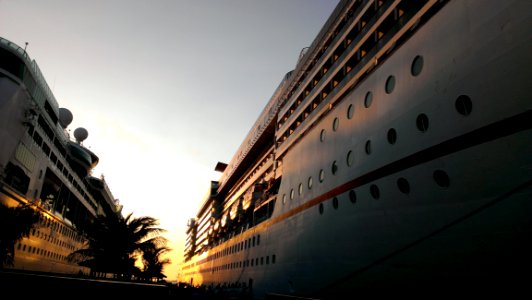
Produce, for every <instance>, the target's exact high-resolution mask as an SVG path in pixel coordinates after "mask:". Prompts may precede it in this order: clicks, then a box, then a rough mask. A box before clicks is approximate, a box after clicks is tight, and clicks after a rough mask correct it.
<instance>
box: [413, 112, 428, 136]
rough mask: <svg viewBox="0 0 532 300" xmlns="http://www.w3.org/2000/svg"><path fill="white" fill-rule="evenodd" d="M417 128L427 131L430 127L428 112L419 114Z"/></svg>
mask: <svg viewBox="0 0 532 300" xmlns="http://www.w3.org/2000/svg"><path fill="white" fill-rule="evenodd" d="M416 126H417V129H419V131H421V132H425V131H427V130H428V129H429V117H427V115H426V114H419V115H418V116H417V119H416Z"/></svg>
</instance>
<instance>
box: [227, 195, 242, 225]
mask: <svg viewBox="0 0 532 300" xmlns="http://www.w3.org/2000/svg"><path fill="white" fill-rule="evenodd" d="M241 212H242V199H239V200H238V201H235V203H233V205H232V206H231V210H230V211H229V217H230V218H231V220H235V219H236V218H237V217H238V215H239V214H240V213H241Z"/></svg>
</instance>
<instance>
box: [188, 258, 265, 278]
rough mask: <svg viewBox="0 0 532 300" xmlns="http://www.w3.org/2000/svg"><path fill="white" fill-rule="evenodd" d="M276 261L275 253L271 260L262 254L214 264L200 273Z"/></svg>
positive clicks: (256, 265)
mask: <svg viewBox="0 0 532 300" xmlns="http://www.w3.org/2000/svg"><path fill="white" fill-rule="evenodd" d="M275 262H276V256H275V254H273V255H272V256H271V260H270V256H269V255H267V256H261V257H256V258H254V259H253V258H252V259H245V260H242V261H237V262H232V263H227V264H223V265H219V266H214V267H211V268H205V269H201V270H200V273H209V272H211V273H214V272H218V271H224V270H233V269H241V268H249V267H258V266H263V265H269V264H270V263H271V264H275ZM194 273H195V272H189V273H186V274H185V275H194Z"/></svg>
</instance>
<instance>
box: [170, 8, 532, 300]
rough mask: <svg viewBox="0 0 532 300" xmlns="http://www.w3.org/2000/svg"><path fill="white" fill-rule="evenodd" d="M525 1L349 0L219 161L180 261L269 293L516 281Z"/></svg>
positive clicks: (531, 22) (523, 175)
mask: <svg viewBox="0 0 532 300" xmlns="http://www.w3.org/2000/svg"><path fill="white" fill-rule="evenodd" d="M530 11H532V4H531V3H530V2H528V1H475V0H468V1H466V0H464V1H431V0H425V1H379V0H375V1H341V2H340V3H339V4H338V6H337V7H336V9H335V10H334V12H333V13H332V15H331V17H330V18H329V19H328V21H327V22H326V24H325V25H324V26H323V28H322V30H321V31H320V33H319V34H318V36H317V37H316V39H315V40H314V41H313V43H312V44H311V46H310V47H308V48H306V49H305V50H304V51H303V52H302V55H301V57H300V59H299V60H298V63H297V65H296V67H295V69H294V70H293V71H290V72H288V73H287V74H286V75H285V76H284V77H283V79H282V81H281V83H280V85H279V87H278V88H277V90H276V91H275V92H274V93H273V96H272V98H271V99H270V100H269V102H268V103H267V105H266V107H265V109H264V110H263V111H262V113H261V114H260V116H259V118H258V120H257V121H256V123H255V124H254V126H253V127H252V128H251V130H250V132H249V133H248V135H247V137H246V138H245V139H244V141H243V143H242V145H241V146H240V148H239V149H238V150H237V151H236V153H235V155H234V157H233V158H232V160H231V161H230V162H229V164H224V163H219V164H218V165H217V166H216V170H218V171H220V172H222V175H221V177H220V179H219V180H218V181H213V182H212V183H211V189H210V191H209V192H208V194H207V196H206V197H205V199H203V200H202V205H201V209H200V210H199V211H198V213H197V215H196V216H195V217H194V218H192V219H190V220H189V223H188V225H189V227H188V231H187V233H188V238H187V241H186V248H185V261H184V263H183V264H182V272H181V274H180V279H181V280H182V281H183V282H187V283H189V284H192V285H206V286H212V287H214V286H239V287H246V288H247V289H249V290H251V291H252V293H253V295H254V297H255V298H257V299H262V298H264V297H265V295H266V294H267V293H281V294H290V295H297V296H310V297H320V298H331V299H336V298H334V297H335V295H337V294H341V292H342V291H349V290H350V289H355V288H357V287H362V288H367V287H374V288H378V287H391V286H394V287H397V286H415V285H418V284H429V285H433V286H439V285H445V284H449V283H453V284H458V285H464V286H470V287H471V286H475V287H478V286H480V285H483V284H490V283H494V282H497V283H500V284H503V283H508V282H511V281H514V280H515V281H516V282H517V281H519V279H518V278H516V276H514V275H515V274H516V272H517V271H518V270H524V269H526V268H527V267H530V266H531V265H532V264H531V259H530V258H528V254H526V253H528V252H529V251H530V250H531V245H532V238H531V237H532V223H531V220H532V219H531V218H530V214H531V212H532V202H531V201H530V199H532V188H531V187H532V168H531V166H532V156H531V155H530V153H532V144H531V141H532V132H531V127H532V122H530V120H531V118H532V111H531V109H532V93H531V91H530V89H529V87H528V85H529V84H528V83H529V82H530V78H532V71H531V70H532V68H531V66H532V56H531V55H530V53H532V52H531V50H532V43H531V37H532V33H531V31H530V28H532V18H530ZM501 274H505V275H504V276H503V275H501Z"/></svg>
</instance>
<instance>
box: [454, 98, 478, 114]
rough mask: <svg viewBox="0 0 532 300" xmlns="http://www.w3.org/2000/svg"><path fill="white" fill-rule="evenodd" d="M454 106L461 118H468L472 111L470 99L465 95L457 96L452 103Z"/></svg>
mask: <svg viewBox="0 0 532 300" xmlns="http://www.w3.org/2000/svg"><path fill="white" fill-rule="evenodd" d="M454 106H455V107H456V110H457V111H458V113H459V114H461V115H463V116H468V115H469V114H470V113H471V111H472V110H473V103H472V102H471V98H469V97H468V96H466V95H460V96H458V98H457V99H456V101H455V102H454Z"/></svg>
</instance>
